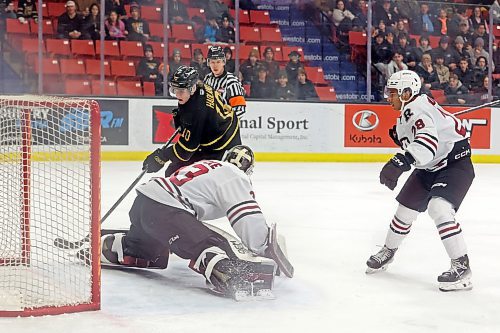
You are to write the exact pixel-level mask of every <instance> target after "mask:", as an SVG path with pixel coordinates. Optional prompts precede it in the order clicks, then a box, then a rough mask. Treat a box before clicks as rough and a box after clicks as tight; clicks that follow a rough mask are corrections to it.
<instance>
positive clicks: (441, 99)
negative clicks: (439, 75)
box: [431, 89, 446, 103]
mask: <svg viewBox="0 0 500 333" xmlns="http://www.w3.org/2000/svg"><path fill="white" fill-rule="evenodd" d="M431 94H432V97H434V100H435V101H436V102H438V103H446V96H445V94H444V90H442V89H431Z"/></svg>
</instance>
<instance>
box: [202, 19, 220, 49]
mask: <svg viewBox="0 0 500 333" xmlns="http://www.w3.org/2000/svg"><path fill="white" fill-rule="evenodd" d="M218 31H219V25H218V24H217V21H216V19H215V18H214V17H210V18H208V19H207V24H206V25H205V34H204V35H203V39H204V40H205V43H215V42H216V40H217V38H216V36H217V33H218Z"/></svg>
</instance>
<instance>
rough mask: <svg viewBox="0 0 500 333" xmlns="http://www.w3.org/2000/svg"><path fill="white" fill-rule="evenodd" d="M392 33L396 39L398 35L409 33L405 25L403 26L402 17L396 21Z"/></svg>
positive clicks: (403, 20)
mask: <svg viewBox="0 0 500 333" xmlns="http://www.w3.org/2000/svg"><path fill="white" fill-rule="evenodd" d="M394 34H395V35H396V38H398V39H399V36H401V35H405V36H408V35H409V33H408V30H407V29H406V26H405V19H403V18H402V17H401V18H399V20H398V22H397V23H396V27H395V29H394ZM408 42H409V41H408Z"/></svg>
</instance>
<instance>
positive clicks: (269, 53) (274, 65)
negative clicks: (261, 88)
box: [262, 46, 280, 82]
mask: <svg viewBox="0 0 500 333" xmlns="http://www.w3.org/2000/svg"><path fill="white" fill-rule="evenodd" d="M262 59H263V61H262V65H263V66H264V68H265V69H266V70H267V78H268V79H270V80H271V81H273V82H275V81H276V80H277V79H278V72H279V71H280V64H279V63H278V62H277V61H275V60H274V50H273V48H272V47H270V46H268V47H266V49H265V50H264V52H263V53H262Z"/></svg>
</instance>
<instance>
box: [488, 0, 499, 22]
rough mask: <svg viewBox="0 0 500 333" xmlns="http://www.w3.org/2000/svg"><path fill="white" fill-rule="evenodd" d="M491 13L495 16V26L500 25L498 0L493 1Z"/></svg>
mask: <svg viewBox="0 0 500 333" xmlns="http://www.w3.org/2000/svg"><path fill="white" fill-rule="evenodd" d="M490 11H491V12H492V14H493V24H500V4H499V3H498V0H495V1H493V4H492V5H491V7H490Z"/></svg>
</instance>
